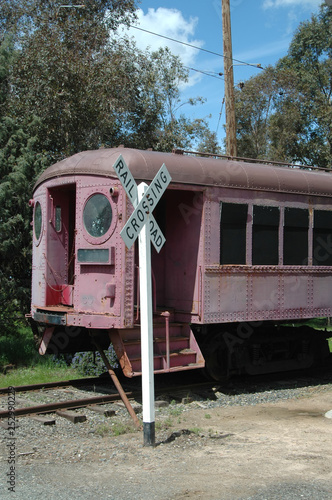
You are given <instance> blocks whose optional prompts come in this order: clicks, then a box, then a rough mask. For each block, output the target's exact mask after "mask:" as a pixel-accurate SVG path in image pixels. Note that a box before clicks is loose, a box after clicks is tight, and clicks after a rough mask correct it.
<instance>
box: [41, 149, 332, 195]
mask: <svg viewBox="0 0 332 500" xmlns="http://www.w3.org/2000/svg"><path fill="white" fill-rule="evenodd" d="M120 154H121V155H122V156H123V158H124V160H125V162H126V163H127V165H128V167H129V170H130V171H131V173H132V174H133V177H134V178H135V180H137V181H147V182H149V181H151V180H152V179H153V178H154V176H155V174H156V173H157V172H158V170H159V168H160V167H161V165H162V164H163V163H165V165H166V167H167V169H168V171H169V173H170V174H171V177H172V182H174V183H180V184H187V185H188V184H190V185H197V186H223V187H230V188H243V189H250V190H262V191H276V192H289V193H298V194H309V195H310V194H311V195H319V196H332V172H331V173H329V172H321V171H310V170H304V169H301V168H297V167H282V166H275V165H268V164H263V163H247V162H244V161H232V160H225V159H213V158H202V157H197V156H185V155H181V154H174V153H159V152H154V151H142V150H137V149H127V148H112V149H98V150H95V151H84V152H82V153H77V154H75V155H73V156H71V157H69V158H67V159H65V160H62V161H60V162H58V163H55V164H54V165H52V166H50V167H48V168H47V169H46V170H45V171H44V172H43V173H42V174H41V176H40V177H39V179H38V180H37V182H36V184H35V189H36V188H37V187H38V186H39V185H40V184H41V183H43V182H45V181H47V180H49V179H53V178H57V177H63V176H73V175H98V176H103V177H112V178H117V175H116V173H115V171H114V169H113V165H114V163H115V161H116V160H117V158H118V157H119V155H120Z"/></svg>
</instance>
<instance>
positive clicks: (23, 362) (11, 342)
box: [0, 326, 40, 369]
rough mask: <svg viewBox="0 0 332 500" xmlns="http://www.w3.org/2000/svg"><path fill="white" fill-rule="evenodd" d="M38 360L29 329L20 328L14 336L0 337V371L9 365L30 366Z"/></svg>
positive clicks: (38, 356)
mask: <svg viewBox="0 0 332 500" xmlns="http://www.w3.org/2000/svg"><path fill="white" fill-rule="evenodd" d="M39 358H40V355H39V354H38V350H37V346H36V344H35V341H34V338H33V334H32V331H31V330H30V328H28V327H26V326H21V327H18V328H17V332H16V333H15V334H12V335H4V336H0V369H3V367H4V366H6V365H9V364H13V365H15V366H16V367H19V366H32V365H34V364H35V363H37V362H38V359H39Z"/></svg>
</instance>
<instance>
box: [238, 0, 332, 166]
mask: <svg viewBox="0 0 332 500" xmlns="http://www.w3.org/2000/svg"><path fill="white" fill-rule="evenodd" d="M331 56H332V8H331V7H328V6H327V5H325V6H324V5H323V6H322V7H321V10H320V13H319V14H318V15H317V16H312V19H311V20H310V21H307V22H305V23H302V24H300V26H299V28H298V30H297V32H296V33H295V35H294V38H293V40H292V43H291V45H290V48H289V51H288V55H287V56H286V57H285V58H283V59H281V60H280V61H279V62H278V63H277V64H276V66H275V67H269V68H267V70H265V71H264V73H261V74H259V75H257V76H256V77H253V78H251V79H250V80H248V81H247V82H245V85H244V88H243V90H241V91H240V90H237V91H236V113H237V139H238V151H239V155H240V156H249V157H254V158H268V159H275V160H277V159H278V160H284V161H287V162H293V163H303V164H314V165H318V166H321V167H327V166H331V165H332V135H331V134H332V100H331V97H332V58H331Z"/></svg>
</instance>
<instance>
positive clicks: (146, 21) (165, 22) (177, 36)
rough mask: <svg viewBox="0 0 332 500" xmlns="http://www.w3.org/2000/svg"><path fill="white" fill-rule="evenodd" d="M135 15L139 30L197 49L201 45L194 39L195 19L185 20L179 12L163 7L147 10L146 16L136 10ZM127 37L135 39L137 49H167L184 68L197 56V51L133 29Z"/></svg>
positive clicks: (139, 10)
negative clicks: (179, 59) (193, 46)
mask: <svg viewBox="0 0 332 500" xmlns="http://www.w3.org/2000/svg"><path fill="white" fill-rule="evenodd" d="M136 13H137V16H138V23H137V26H138V27H139V28H142V29H144V30H147V31H152V32H153V33H158V34H159V35H163V36H165V37H168V38H172V39H174V40H179V41H180V42H183V43H188V44H191V45H195V46H197V47H201V46H202V45H203V42H202V41H200V40H195V39H194V34H195V28H196V25H197V22H198V19H197V18H193V17H191V18H190V19H189V20H186V19H185V18H184V17H183V15H182V12H180V11H179V10H177V9H167V8H165V7H158V8H157V9H154V8H149V9H148V12H147V13H146V14H144V12H143V10H142V9H138V10H137V12H136ZM129 35H130V36H132V37H134V38H135V41H136V44H137V46H138V48H139V49H143V50H144V49H146V48H147V47H150V49H151V50H158V48H159V47H166V46H167V47H169V49H170V50H171V52H172V53H173V54H175V55H177V56H179V57H180V58H181V61H182V63H183V64H184V65H185V66H190V65H192V64H193V63H194V61H195V59H196V57H197V55H198V51H197V50H196V49H194V48H192V47H188V46H187V45H183V44H180V43H176V42H174V41H172V40H168V39H165V38H161V37H159V36H156V35H151V34H149V33H146V32H145V31H140V30H138V29H135V28H131V29H130V30H129Z"/></svg>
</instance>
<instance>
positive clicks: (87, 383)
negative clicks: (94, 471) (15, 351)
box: [0, 378, 213, 424]
mask: <svg viewBox="0 0 332 500" xmlns="http://www.w3.org/2000/svg"><path fill="white" fill-rule="evenodd" d="M106 380H107V379H106ZM106 380H103V379H100V378H88V379H78V380H66V381H59V382H51V383H44V384H33V385H23V386H16V387H10V388H8V387H7V388H0V424H1V421H2V420H5V419H8V418H9V417H10V416H11V415H13V410H9V409H8V408H3V407H6V405H7V398H6V396H8V394H11V395H14V396H13V397H14V401H15V410H14V415H15V418H16V417H23V416H33V415H45V414H50V413H56V414H58V415H59V416H63V417H66V418H68V419H69V420H72V421H73V422H74V423H76V422H77V421H83V420H79V419H78V418H77V419H75V418H74V415H73V413H72V412H68V410H77V409H82V408H89V409H92V410H93V411H97V412H99V413H104V415H106V416H111V414H112V411H110V410H107V409H105V410H103V408H102V406H103V405H107V404H109V403H112V404H121V400H122V398H121V396H120V394H119V393H118V392H117V391H116V389H115V388H113V387H111V388H110V384H109V383H108V384H107V383H106ZM126 385H128V387H129V390H124V393H125V395H126V397H127V398H128V400H130V403H131V405H133V406H134V407H135V410H136V411H137V409H138V405H139V404H140V401H141V389H140V387H139V386H138V385H137V384H135V383H134V384H130V383H129V384H126ZM212 385H213V384H212V383H210V382H202V381H200V382H196V383H195V382H194V383H190V384H185V385H176V386H173V385H171V386H168V387H166V386H163V385H162V386H161V387H160V388H158V387H157V388H156V391H155V393H156V397H158V396H159V395H160V394H164V393H171V394H172V395H173V398H175V399H176V398H178V399H183V397H182V398H181V395H182V396H183V395H184V394H186V393H189V392H191V391H193V390H209V389H211V387H212ZM65 388H68V390H67V391H66V394H67V395H68V394H73V393H74V392H75V391H76V396H77V397H75V399H65V400H60V401H52V402H47V403H41V402H40V401H39V402H38V399H39V400H40V399H43V398H45V397H46V398H58V397H59V396H60V397H61V395H63V394H65V392H63V391H64V390H65ZM81 388H84V391H85V392H86V391H87V390H89V392H94V393H95V392H97V393H99V394H98V395H95V396H88V397H80V396H81V395H82V392H83V391H82V389H81ZM54 391H55V392H54ZM105 392H106V393H108V394H105ZM22 393H30V394H31V393H34V394H35V395H36V396H35V398H33V399H31V398H30V399H28V400H27V399H24V398H22V397H21V396H20V394H22ZM103 393H104V394H103ZM34 399H37V403H38V404H35V401H34ZM63 410H65V411H66V412H67V413H66V414H65V413H63ZM60 412H61V413H60ZM114 413H115V412H114V411H113V414H114Z"/></svg>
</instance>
